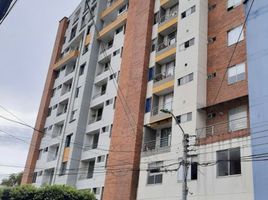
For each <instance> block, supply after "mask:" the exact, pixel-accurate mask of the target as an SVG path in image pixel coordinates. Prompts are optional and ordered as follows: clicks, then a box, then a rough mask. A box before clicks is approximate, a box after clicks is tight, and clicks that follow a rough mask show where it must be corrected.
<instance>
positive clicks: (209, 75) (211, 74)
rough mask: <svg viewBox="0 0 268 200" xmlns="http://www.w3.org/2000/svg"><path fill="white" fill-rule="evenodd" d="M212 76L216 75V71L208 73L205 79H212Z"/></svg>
mask: <svg viewBox="0 0 268 200" xmlns="http://www.w3.org/2000/svg"><path fill="white" fill-rule="evenodd" d="M214 77H216V72H213V73H210V74H208V77H207V79H208V80H210V79H213V78H214Z"/></svg>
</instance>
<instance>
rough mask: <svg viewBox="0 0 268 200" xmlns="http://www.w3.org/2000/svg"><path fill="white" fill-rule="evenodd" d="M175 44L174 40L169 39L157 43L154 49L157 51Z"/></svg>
mask: <svg viewBox="0 0 268 200" xmlns="http://www.w3.org/2000/svg"><path fill="white" fill-rule="evenodd" d="M175 44H176V42H174V41H172V40H169V41H167V42H163V43H160V44H158V46H157V49H156V51H157V52H159V51H162V50H163V49H166V48H168V47H170V46H173V45H175Z"/></svg>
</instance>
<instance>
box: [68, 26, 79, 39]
mask: <svg viewBox="0 0 268 200" xmlns="http://www.w3.org/2000/svg"><path fill="white" fill-rule="evenodd" d="M76 29H77V25H75V26H74V27H73V28H72V30H71V35H70V40H69V41H71V40H72V39H73V38H74V37H75V35H76Z"/></svg>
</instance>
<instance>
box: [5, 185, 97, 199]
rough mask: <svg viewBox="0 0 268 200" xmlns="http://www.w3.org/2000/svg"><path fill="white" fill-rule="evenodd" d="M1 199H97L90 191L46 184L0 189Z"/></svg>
mask: <svg viewBox="0 0 268 200" xmlns="http://www.w3.org/2000/svg"><path fill="white" fill-rule="evenodd" d="M0 199H1V200H95V197H94V195H93V194H92V193H91V192H90V191H89V190H88V191H79V190H76V189H74V188H72V187H69V186H61V185H54V186H45V187H41V188H35V187H34V186H31V185H26V186H17V187H13V188H4V189H2V190H1V189H0Z"/></svg>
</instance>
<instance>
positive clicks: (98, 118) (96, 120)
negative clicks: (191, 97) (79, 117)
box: [89, 115, 102, 124]
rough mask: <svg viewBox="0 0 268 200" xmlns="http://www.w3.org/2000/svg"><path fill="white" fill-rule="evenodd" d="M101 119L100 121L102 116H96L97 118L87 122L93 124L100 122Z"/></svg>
mask: <svg viewBox="0 0 268 200" xmlns="http://www.w3.org/2000/svg"><path fill="white" fill-rule="evenodd" d="M101 119H102V115H101V116H97V117H95V118H93V119H91V120H89V124H93V123H95V122H98V121H100V120H101Z"/></svg>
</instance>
